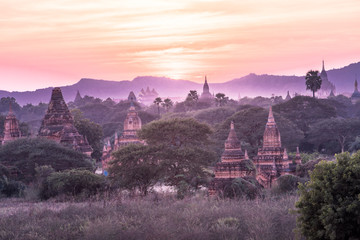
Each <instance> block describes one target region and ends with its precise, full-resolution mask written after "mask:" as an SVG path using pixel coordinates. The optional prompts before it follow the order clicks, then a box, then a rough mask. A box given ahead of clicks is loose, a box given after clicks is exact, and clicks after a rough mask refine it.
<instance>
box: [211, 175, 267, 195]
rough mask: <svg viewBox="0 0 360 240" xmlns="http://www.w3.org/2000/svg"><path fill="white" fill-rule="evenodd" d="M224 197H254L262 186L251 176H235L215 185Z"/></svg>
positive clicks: (260, 190) (258, 193)
mask: <svg viewBox="0 0 360 240" xmlns="http://www.w3.org/2000/svg"><path fill="white" fill-rule="evenodd" d="M217 187H218V188H219V192H220V193H221V194H220V195H222V196H223V197H225V198H246V199H255V198H256V197H259V196H260V195H261V192H262V189H263V188H262V186H261V185H260V184H259V183H258V182H257V181H256V179H254V178H252V177H246V178H236V179H234V180H232V181H226V182H224V183H223V184H222V185H219V186H217Z"/></svg>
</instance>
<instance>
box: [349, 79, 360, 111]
mask: <svg viewBox="0 0 360 240" xmlns="http://www.w3.org/2000/svg"><path fill="white" fill-rule="evenodd" d="M359 100H360V92H359V90H358V82H357V77H356V76H355V83H354V92H353V94H352V95H351V102H352V103H353V104H355V103H357V102H358V101H359Z"/></svg>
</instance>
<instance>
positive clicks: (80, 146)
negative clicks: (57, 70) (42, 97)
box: [39, 87, 93, 156]
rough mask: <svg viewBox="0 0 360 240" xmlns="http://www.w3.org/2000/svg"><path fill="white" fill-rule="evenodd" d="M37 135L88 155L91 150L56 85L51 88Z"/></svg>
mask: <svg viewBox="0 0 360 240" xmlns="http://www.w3.org/2000/svg"><path fill="white" fill-rule="evenodd" d="M39 137H45V138H47V139H50V140H54V141H56V142H58V143H60V144H62V145H64V146H66V147H69V148H72V149H74V150H76V151H79V152H81V153H84V154H86V155H88V156H90V155H91V153H92V151H93V149H92V148H91V146H90V145H89V143H88V141H87V139H86V138H84V137H83V136H82V135H80V134H79V132H78V130H77V129H76V128H75V126H74V119H73V117H72V115H71V113H70V111H69V109H68V107H67V105H66V103H65V101H64V98H63V95H62V93H61V89H60V88H58V87H57V88H54V89H53V90H52V95H51V99H50V102H49V107H48V110H47V112H46V114H45V116H44V119H43V120H42V123H41V127H40V129H39Z"/></svg>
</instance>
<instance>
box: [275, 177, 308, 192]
mask: <svg viewBox="0 0 360 240" xmlns="http://www.w3.org/2000/svg"><path fill="white" fill-rule="evenodd" d="M305 181H306V179H303V178H300V177H298V176H295V175H291V174H290V175H284V176H280V177H279V178H278V179H277V180H276V185H275V186H273V187H272V189H271V190H272V192H273V193H274V194H276V195H278V194H285V193H291V192H294V191H296V190H297V189H298V185H299V183H305Z"/></svg>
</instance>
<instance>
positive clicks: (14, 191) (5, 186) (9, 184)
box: [0, 177, 25, 197]
mask: <svg viewBox="0 0 360 240" xmlns="http://www.w3.org/2000/svg"><path fill="white" fill-rule="evenodd" d="M24 189H25V185H24V184H23V183H22V182H19V181H14V180H11V179H7V178H6V177H3V178H2V179H0V197H1V195H3V196H5V197H21V196H22V195H23V192H24Z"/></svg>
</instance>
